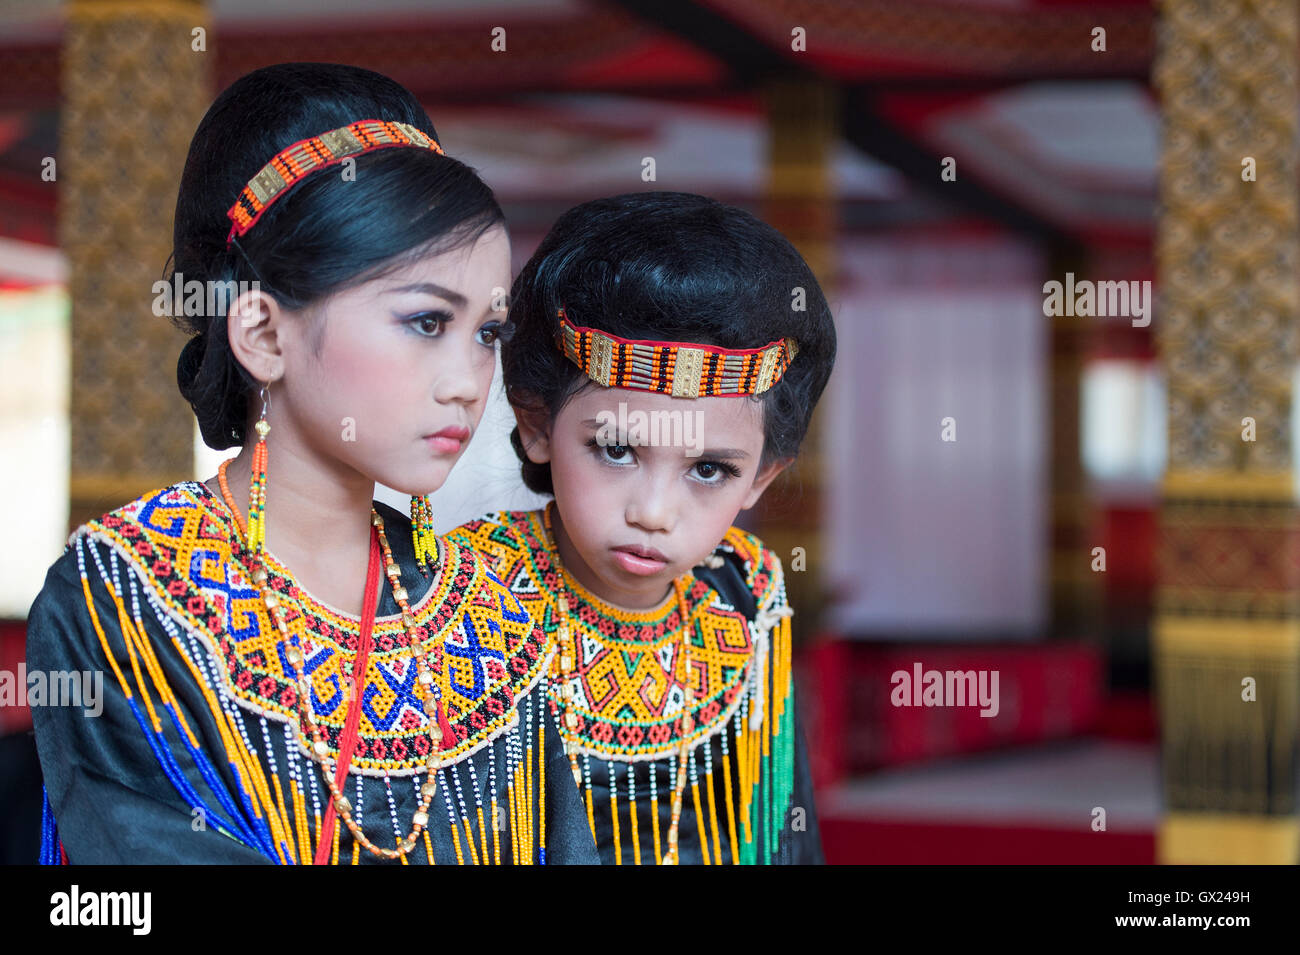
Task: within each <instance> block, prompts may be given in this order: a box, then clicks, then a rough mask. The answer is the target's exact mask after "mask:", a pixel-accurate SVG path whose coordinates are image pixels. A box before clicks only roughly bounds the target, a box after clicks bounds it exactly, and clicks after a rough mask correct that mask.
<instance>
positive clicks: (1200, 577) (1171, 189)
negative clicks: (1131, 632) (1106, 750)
mask: <svg viewBox="0 0 1300 955" xmlns="http://www.w3.org/2000/svg"><path fill="white" fill-rule="evenodd" d="M1296 66H1297V10H1296V5H1295V4H1294V3H1291V2H1278V0H1265V2H1260V3H1255V2H1249V0H1225V2H1222V3H1200V2H1190V0H1172V2H1167V3H1165V4H1164V5H1163V7H1162V19H1161V22H1160V27H1159V42H1158V45H1157V56H1156V63H1155V68H1154V78H1155V85H1156V87H1157V89H1158V91H1159V94H1160V97H1161V103H1162V106H1163V111H1164V116H1163V124H1164V129H1163V133H1164V136H1163V144H1162V151H1161V168H1160V198H1161V206H1162V209H1161V216H1160V220H1159V223H1158V228H1157V236H1156V256H1157V276H1158V285H1159V289H1160V294H1161V301H1160V302H1159V304H1158V308H1157V310H1156V313H1155V318H1154V321H1155V326H1154V330H1155V332H1156V340H1157V344H1158V346H1159V351H1160V355H1161V358H1162V361H1163V365H1164V370H1165V373H1166V381H1167V388H1168V394H1169V404H1168V414H1169V446H1168V448H1169V455H1168V460H1169V466H1168V468H1169V469H1168V472H1167V474H1166V476H1165V486H1164V500H1163V503H1162V512H1161V539H1160V568H1159V583H1158V586H1157V595H1156V601H1157V616H1156V620H1155V627H1154V640H1153V642H1154V646H1155V651H1156V652H1155V665H1156V668H1157V674H1158V675H1157V678H1156V686H1157V688H1158V691H1159V705H1160V713H1161V720H1160V722H1161V737H1162V739H1161V743H1162V746H1161V755H1162V760H1163V767H1164V773H1163V781H1164V788H1165V804H1166V806H1167V807H1168V815H1167V817H1166V819H1165V821H1164V823H1163V824H1162V830H1161V831H1162V835H1161V842H1160V845H1161V849H1160V856H1161V861H1165V862H1216V861H1238V862H1244V861H1281V862H1289V863H1294V862H1296V861H1297V859H1296V834H1297V831H1298V829H1297V826H1296V820H1295V819H1294V817H1293V814H1294V813H1295V810H1296V800H1295V793H1296V739H1297V725H1296V710H1297V699H1298V697H1300V686H1297V667H1296V662H1297V658H1298V654H1300V613H1298V612H1297V610H1298V606H1300V601H1298V600H1297V595H1296V584H1297V583H1298V582H1300V564H1298V561H1297V546H1296V537H1297V533H1296V507H1295V495H1294V491H1293V489H1292V480H1291V475H1292V471H1293V467H1294V463H1293V461H1292V456H1293V454H1294V449H1293V448H1292V446H1291V439H1290V434H1291V402H1292V393H1291V392H1292V388H1291V380H1292V369H1293V366H1294V362H1295V356H1296V340H1295V334H1296V317H1297V309H1298V306H1300V277H1298V276H1297V274H1296V269H1297V267H1298V266H1300V258H1298V256H1297V250H1298V243H1297V238H1298V236H1297V225H1298V224H1300V215H1298V214H1297V210H1298V206H1300V195H1298V191H1297V185H1296V176H1297V172H1298V171H1300V170H1298V168H1297V148H1296V136H1297V120H1298V119H1300V117H1298V116H1297V113H1298V111H1300V95H1298V91H1297V85H1296V84H1297V72H1296ZM1252 168H1253V171H1254V176H1253V181H1252V177H1251V176H1250V174H1249V172H1250V170H1251V169H1252ZM1243 174H1245V179H1244V180H1243ZM1245 418H1250V419H1253V422H1254V431H1255V433H1254V440H1249V439H1248V438H1249V435H1248V434H1244V433H1243V429H1246V428H1248V427H1249V422H1243V419H1245ZM1252 690H1253V693H1254V696H1253V697H1251V696H1250V693H1251V692H1252ZM1286 817H1292V818H1289V819H1288V818H1286ZM1243 833H1244V834H1243ZM1243 845H1248V846H1249V848H1245V849H1243V848H1242V846H1243Z"/></svg>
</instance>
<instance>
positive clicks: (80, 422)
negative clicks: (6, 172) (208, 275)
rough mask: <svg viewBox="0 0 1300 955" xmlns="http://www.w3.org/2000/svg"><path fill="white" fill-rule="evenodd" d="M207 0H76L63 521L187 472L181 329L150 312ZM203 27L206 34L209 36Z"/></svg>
mask: <svg viewBox="0 0 1300 955" xmlns="http://www.w3.org/2000/svg"><path fill="white" fill-rule="evenodd" d="M207 27H208V23H207V20H206V14H205V12H204V9H203V5H202V3H195V2H180V0H72V2H70V3H69V4H68V21H67V27H66V31H65V34H64V36H65V39H64V49H63V63H62V83H63V104H62V110H61V113H60V128H59V152H58V156H57V157H56V158H57V162H58V167H57V168H58V184H59V233H60V235H59V242H60V245H61V246H62V247H63V249H64V251H65V252H66V253H67V256H68V262H69V266H70V268H69V275H70V278H69V285H70V288H69V292H70V298H71V303H72V362H71V373H72V396H71V418H72V422H71V424H72V436H71V437H72V440H71V471H72V473H71V482H70V496H71V501H70V508H69V522H70V525H71V526H74V527H75V526H76V525H78V524H80V523H81V522H83V521H85V520H86V519H88V518H90V517H93V516H97V515H99V514H100V513H102V512H104V511H106V510H109V509H111V508H113V507H116V506H118V505H120V504H123V503H126V502H127V501H129V500H131V499H132V498H134V497H136V496H138V495H139V494H141V493H143V492H144V491H147V490H150V489H152V488H154V487H159V486H163V485H166V484H169V483H171V482H173V481H176V480H179V479H183V478H187V477H190V476H192V471H193V457H194V456H193V416H192V414H191V413H190V410H189V408H188V407H187V406H186V404H185V402H184V400H183V399H182V398H181V397H180V394H179V393H178V392H177V390H176V372H175V369H176V358H177V355H178V354H179V351H180V346H181V343H182V340H183V339H182V337H181V336H180V335H179V334H178V333H177V331H176V329H175V328H173V327H172V325H171V324H170V322H169V321H168V319H167V318H165V317H158V316H155V315H154V314H153V311H152V304H153V300H154V295H153V291H152V286H153V283H154V282H155V281H157V280H159V279H161V278H162V276H163V266H164V263H165V262H166V261H167V257H168V255H169V253H170V252H171V239H172V213H173V211H174V209H175V206H176V188H177V184H178V182H179V181H180V171H181V166H182V164H183V163H184V160H185V152H186V150H187V149H188V147H189V140H190V137H191V136H192V135H193V134H194V129H195V127H196V126H197V125H198V121H199V119H200V118H201V117H202V115H203V111H204V109H205V108H206V106H207V103H208V101H209V100H210V98H211V94H210V91H209V83H208V75H209V58H210V57H211V56H212V55H213V54H212V52H211V47H210V46H208V48H207V50H206V51H199V50H195V49H194V48H193V46H194V45H195V37H194V34H193V32H192V31H194V30H195V29H196V28H203V29H204V30H205V31H206V29H207ZM207 40H208V37H206V35H205V36H204V37H203V41H204V44H205V45H207Z"/></svg>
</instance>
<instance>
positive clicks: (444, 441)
mask: <svg viewBox="0 0 1300 955" xmlns="http://www.w3.org/2000/svg"><path fill="white" fill-rule="evenodd" d="M424 440H425V441H427V442H429V446H430V447H431V448H433V450H434V453H435V454H459V453H460V447H461V445H462V444H464V443H465V442H466V441H468V440H469V428H443V429H442V430H441V431H439V432H437V433H436V434H426V435H425V436H424Z"/></svg>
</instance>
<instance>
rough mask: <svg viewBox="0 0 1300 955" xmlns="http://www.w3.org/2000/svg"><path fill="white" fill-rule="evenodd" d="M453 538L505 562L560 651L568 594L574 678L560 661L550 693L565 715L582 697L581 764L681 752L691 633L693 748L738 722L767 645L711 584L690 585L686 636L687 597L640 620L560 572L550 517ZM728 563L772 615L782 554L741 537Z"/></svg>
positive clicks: (464, 530)
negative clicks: (683, 656)
mask: <svg viewBox="0 0 1300 955" xmlns="http://www.w3.org/2000/svg"><path fill="white" fill-rule="evenodd" d="M449 536H451V537H453V538H457V539H460V540H463V541H465V542H466V543H468V544H470V545H471V546H473V547H474V548H475V549H476V550H478V551H479V552H480V553H483V554H486V555H488V556H489V559H490V560H491V559H495V561H496V570H497V576H498V577H500V579H501V580H502V582H503V583H505V584H506V585H507V586H508V587H510V589H511V590H512V591H513V592H514V594H515V596H516V597H517V598H518V599H519V600H520V602H521V603H522V604H523V605H524V606H525V607H526V608H527V609H528V611H529V613H530V614H531V615H532V616H533V619H534V620H536V621H538V623H539V625H540V626H541V628H542V630H543V631H544V632H545V634H546V637H547V640H548V643H549V644H550V645H551V646H554V645H555V643H556V640H557V639H558V633H559V631H560V610H559V595H560V594H562V593H565V592H566V590H567V592H568V594H569V597H568V600H569V621H570V627H571V628H572V630H573V635H574V652H575V659H574V668H573V671H572V672H571V673H570V674H568V675H567V676H566V675H564V674H561V673H560V672H559V659H558V655H557V657H556V658H554V659H553V660H552V668H551V681H550V684H549V691H550V694H551V699H552V704H553V708H555V707H556V704H557V703H558V700H559V698H560V695H561V693H562V692H563V688H564V687H565V686H566V685H567V686H568V687H569V689H570V691H571V695H570V700H571V701H572V703H571V706H572V711H573V712H575V713H576V714H577V716H578V720H577V724H576V726H572V727H570V726H566V725H563V724H562V725H561V727H560V731H561V735H563V736H564V739H565V744H566V748H567V749H569V750H570V751H571V752H575V751H576V752H579V753H581V752H587V753H590V754H592V755H596V756H600V757H601V758H604V759H614V760H622V761H641V760H653V759H660V758H662V757H665V756H668V755H671V754H672V753H673V752H674V751H675V750H676V749H677V748H678V747H680V745H681V743H682V742H683V739H682V728H681V717H682V715H683V702H684V699H685V696H686V694H685V688H684V686H683V683H682V680H683V678H684V676H683V674H681V673H679V672H677V671H678V670H680V667H678V666H677V663H678V660H677V654H678V653H679V652H680V647H681V640H682V638H683V634H682V630H683V626H685V628H686V634H685V638H686V639H687V640H689V642H690V648H691V649H690V661H691V674H690V677H689V679H691V680H693V681H694V682H693V689H694V703H693V704H692V707H691V709H690V711H689V712H690V715H691V717H692V720H691V721H690V723H691V724H693V726H692V728H691V729H690V731H689V739H691V740H695V739H700V738H703V737H708V736H712V735H714V734H716V733H718V732H720V731H721V730H722V729H723V728H724V727H725V726H726V723H727V720H728V719H729V718H730V717H731V716H732V715H733V714H734V712H735V711H736V708H737V706H738V705H739V704H740V702H741V700H742V698H743V696H744V692H745V689H746V683H747V681H748V680H749V678H750V675H751V669H752V667H753V664H754V661H755V660H756V659H757V657H758V653H757V652H756V651H758V649H759V648H760V645H762V644H763V641H762V640H761V639H760V636H761V635H760V633H759V630H760V629H761V628H759V627H757V626H756V625H755V624H754V622H753V621H751V620H749V619H748V618H747V617H746V616H745V615H744V614H743V613H741V612H740V611H739V610H737V609H736V608H735V606H734V605H733V604H731V603H729V602H728V601H727V600H726V598H724V596H723V595H722V594H720V593H719V592H718V591H717V590H716V589H714V588H713V587H712V586H710V585H709V584H708V583H707V582H706V581H704V580H701V579H698V578H697V577H695V576H694V575H687V576H688V578H689V579H688V580H687V581H686V604H687V615H688V619H687V620H686V621H685V623H684V624H683V621H682V620H681V614H680V612H679V610H678V601H677V596H676V594H675V593H670V594H669V595H668V596H667V597H666V598H665V599H664V601H663V603H661V604H660V605H658V606H656V607H653V608H650V609H648V610H641V611H631V610H625V609H623V608H620V607H616V606H614V605H612V604H610V603H608V602H606V601H604V600H601V599H600V598H599V597H597V596H596V595H595V594H593V593H591V592H590V591H589V590H588V589H587V588H585V587H583V586H582V584H581V583H579V582H578V581H577V580H576V579H575V578H574V577H573V576H572V575H571V574H570V573H569V572H568V571H567V570H566V569H565V568H564V567H563V565H562V564H561V563H560V559H559V556H558V554H557V553H556V552H555V548H554V544H553V542H552V541H551V539H550V537H549V536H548V534H547V531H546V525H545V520H544V514H543V512H542V511H508V512H502V513H499V514H494V515H491V516H490V517H488V518H486V519H484V520H481V521H472V522H470V523H468V524H465V525H463V526H462V527H460V528H458V529H457V530H455V531H453V532H452V534H451V535H449ZM718 553H720V554H722V555H723V556H725V557H727V558H729V559H733V560H737V561H739V562H740V564H741V566H742V568H743V570H744V572H745V577H744V579H745V581H746V584H747V585H748V586H749V587H750V588H751V589H753V591H754V594H755V598H756V599H757V601H758V605H759V606H763V605H764V604H765V603H771V599H770V598H773V597H774V596H775V595H776V591H775V590H774V589H773V584H774V582H773V577H772V574H771V567H770V559H771V556H770V552H768V551H766V550H765V549H764V548H763V547H762V545H761V544H759V542H758V541H757V540H756V539H755V538H753V537H752V536H751V535H749V534H746V533H745V532H744V531H741V530H739V529H738V528H732V529H731V530H730V531H728V532H727V536H726V538H725V539H724V541H723V543H722V545H721V546H720V548H719V551H718ZM776 585H777V586H779V582H777V584H776ZM760 663H761V661H760Z"/></svg>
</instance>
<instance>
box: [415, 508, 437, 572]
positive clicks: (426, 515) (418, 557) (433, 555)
mask: <svg viewBox="0 0 1300 955" xmlns="http://www.w3.org/2000/svg"><path fill="white" fill-rule="evenodd" d="M411 544H412V545H413V546H414V547H415V562H416V563H417V564H419V565H420V568H421V570H423V569H424V567H425V564H427V563H429V562H431V561H436V560H437V557H438V536H437V535H436V534H435V533H434V532H433V504H432V503H430V501H429V496H428V495H427V494H425V495H421V496H418V497H416V496H413V497H412V498H411Z"/></svg>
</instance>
